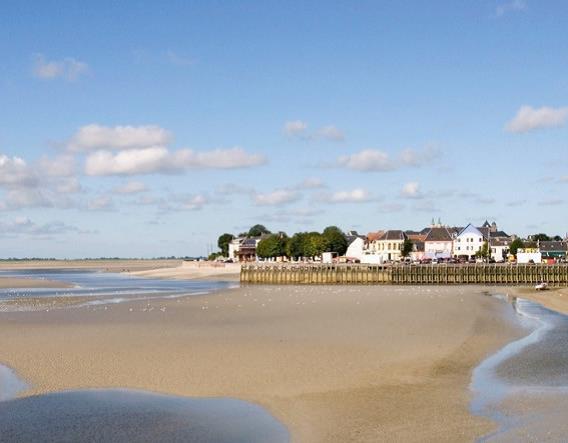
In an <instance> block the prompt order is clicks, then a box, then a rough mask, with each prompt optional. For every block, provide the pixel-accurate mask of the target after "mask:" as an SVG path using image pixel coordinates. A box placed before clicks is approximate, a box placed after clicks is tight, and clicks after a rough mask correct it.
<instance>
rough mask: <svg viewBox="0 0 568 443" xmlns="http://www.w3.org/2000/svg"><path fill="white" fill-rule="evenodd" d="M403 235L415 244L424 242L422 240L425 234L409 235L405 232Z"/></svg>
mask: <svg viewBox="0 0 568 443" xmlns="http://www.w3.org/2000/svg"><path fill="white" fill-rule="evenodd" d="M405 234H406V237H408V238H409V239H410V240H412V241H413V242H415V243H416V242H424V239H425V238H426V234H421V233H420V232H416V233H413V234H410V233H409V231H406V232H405Z"/></svg>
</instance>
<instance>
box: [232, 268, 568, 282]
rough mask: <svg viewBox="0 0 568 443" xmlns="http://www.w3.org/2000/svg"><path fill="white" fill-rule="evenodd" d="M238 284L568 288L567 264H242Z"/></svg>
mask: <svg viewBox="0 0 568 443" xmlns="http://www.w3.org/2000/svg"><path fill="white" fill-rule="evenodd" d="M241 282H242V283H253V284H297V285H302V284H308V285H310V284H311V285H316V284H322V285H333V284H367V285H371V284H393V285H452V284H460V285H463V284H475V285H479V284H482V285H483V284H491V285H533V284H536V283H540V282H547V283H548V284H549V285H550V286H568V264H555V265H532V264H530V265H529V264H527V265H524V264H522V265H517V264H460V265H451V264H436V265H366V264H295V263H294V264H290V263H288V264H258V263H254V264H244V265H242V267H241Z"/></svg>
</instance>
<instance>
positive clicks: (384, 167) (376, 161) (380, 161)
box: [337, 149, 395, 171]
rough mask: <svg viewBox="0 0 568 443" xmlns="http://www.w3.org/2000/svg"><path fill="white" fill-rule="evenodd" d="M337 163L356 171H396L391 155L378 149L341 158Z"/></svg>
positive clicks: (366, 150)
mask: <svg viewBox="0 0 568 443" xmlns="http://www.w3.org/2000/svg"><path fill="white" fill-rule="evenodd" d="M337 163H338V164H339V165H340V166H344V167H346V168H348V169H354V170H356V171H392V170H393V169H395V165H394V164H393V162H392V161H391V159H390V157H389V155H388V154H387V153H386V152H383V151H379V150H376V149H365V150H363V151H361V152H357V153H355V154H351V155H344V156H341V157H339V159H338V160H337Z"/></svg>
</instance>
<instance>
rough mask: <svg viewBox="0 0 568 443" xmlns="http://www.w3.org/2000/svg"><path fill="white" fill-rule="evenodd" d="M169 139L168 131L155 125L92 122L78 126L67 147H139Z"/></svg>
mask: <svg viewBox="0 0 568 443" xmlns="http://www.w3.org/2000/svg"><path fill="white" fill-rule="evenodd" d="M171 139H172V136H171V134H170V133H169V132H168V131H166V130H165V129H163V128H161V127H159V126H156V125H145V126H114V127H110V126H102V125H98V124H95V123H93V124H90V125H86V126H83V127H81V128H79V130H78V131H77V132H76V133H75V134H74V135H73V136H72V137H71V140H70V141H69V143H68V148H69V149H70V150H72V151H97V150H111V149H140V148H149V147H152V146H163V145H166V144H168V143H169V142H170V141H171Z"/></svg>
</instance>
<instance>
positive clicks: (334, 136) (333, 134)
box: [316, 125, 345, 142]
mask: <svg viewBox="0 0 568 443" xmlns="http://www.w3.org/2000/svg"><path fill="white" fill-rule="evenodd" d="M316 136H317V138H323V139H326V140H331V141H336V142H342V141H344V140H345V136H344V135H343V132H341V130H339V129H337V128H336V127H335V126H333V125H329V126H324V127H323V128H320V129H319V130H318V131H317V133H316Z"/></svg>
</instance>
